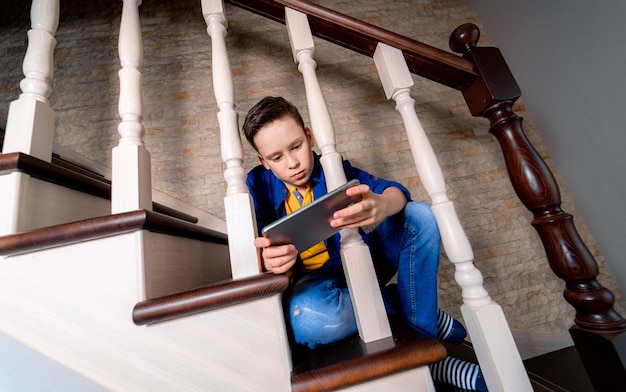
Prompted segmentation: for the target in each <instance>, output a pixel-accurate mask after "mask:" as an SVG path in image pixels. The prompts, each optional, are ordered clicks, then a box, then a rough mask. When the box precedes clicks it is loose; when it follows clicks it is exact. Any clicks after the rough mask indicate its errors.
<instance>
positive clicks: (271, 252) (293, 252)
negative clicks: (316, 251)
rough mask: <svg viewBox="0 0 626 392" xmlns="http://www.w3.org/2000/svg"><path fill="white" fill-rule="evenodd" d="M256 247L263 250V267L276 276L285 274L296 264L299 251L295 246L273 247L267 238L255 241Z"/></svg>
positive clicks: (259, 238)
mask: <svg viewBox="0 0 626 392" xmlns="http://www.w3.org/2000/svg"><path fill="white" fill-rule="evenodd" d="M254 246H255V247H257V248H259V249H261V258H262V261H263V267H264V268H265V269H266V270H267V271H270V272H272V273H274V274H283V273H285V272H287V271H289V270H290V269H291V267H293V266H294V264H296V260H297V258H298V250H297V249H296V247H295V246H294V245H293V244H289V245H277V246H272V245H271V244H270V240H269V239H268V238H265V237H257V238H255V239H254Z"/></svg>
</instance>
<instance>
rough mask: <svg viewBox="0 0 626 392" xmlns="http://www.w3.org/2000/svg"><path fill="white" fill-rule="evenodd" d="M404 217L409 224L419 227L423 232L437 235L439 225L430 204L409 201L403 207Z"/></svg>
mask: <svg viewBox="0 0 626 392" xmlns="http://www.w3.org/2000/svg"><path fill="white" fill-rule="evenodd" d="M404 214H405V219H406V220H407V221H408V222H407V223H409V224H410V225H411V226H414V227H420V228H421V231H423V232H431V233H433V234H434V235H437V236H438V235H439V227H438V226H437V220H436V219H435V214H433V210H432V209H431V207H430V204H427V203H421V202H416V201H411V202H409V203H407V205H406V207H405V208H404Z"/></svg>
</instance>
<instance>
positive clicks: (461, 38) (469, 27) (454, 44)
mask: <svg viewBox="0 0 626 392" xmlns="http://www.w3.org/2000/svg"><path fill="white" fill-rule="evenodd" d="M478 39H480V30H479V29H478V26H476V25H475V24H473V23H464V24H462V25H460V26H459V27H457V28H456V29H454V31H453V32H452V34H450V40H449V45H450V49H452V51H453V52H455V53H460V54H465V53H467V52H469V51H470V50H471V49H472V48H475V47H476V44H478Z"/></svg>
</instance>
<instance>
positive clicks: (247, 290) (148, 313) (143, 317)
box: [133, 273, 289, 325]
mask: <svg viewBox="0 0 626 392" xmlns="http://www.w3.org/2000/svg"><path fill="white" fill-rule="evenodd" d="M288 285H289V278H288V277H287V276H286V275H275V274H269V273H267V274H260V275H255V276H252V277H249V278H244V279H239V280H229V281H224V282H218V283H214V284H211V285H207V286H203V287H198V288H196V289H193V290H189V291H185V292H182V293H178V294H172V295H168V296H166V297H161V298H155V299H150V300H147V301H143V302H139V303H138V304H136V305H135V307H134V309H133V321H134V322H135V324H137V325H146V324H154V323H157V322H162V321H167V320H172V319H175V318H179V317H184V316H189V315H192V314H197V313H202V312H207V311H210V310H215V309H219V308H223V307H226V306H231V305H236V304H239V303H243V302H247V301H250V300H253V299H257V298H263V297H267V296H270V295H273V294H278V293H281V292H283V291H285V290H286V289H287V287H288Z"/></svg>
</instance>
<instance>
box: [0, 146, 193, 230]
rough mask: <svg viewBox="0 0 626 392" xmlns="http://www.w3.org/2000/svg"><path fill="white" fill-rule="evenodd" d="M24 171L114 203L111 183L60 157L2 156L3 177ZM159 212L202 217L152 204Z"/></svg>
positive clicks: (188, 220)
mask: <svg viewBox="0 0 626 392" xmlns="http://www.w3.org/2000/svg"><path fill="white" fill-rule="evenodd" d="M12 171H20V172H23V173H26V174H28V175H30V176H32V177H34V178H37V179H40V180H43V181H47V182H50V183H53V184H57V185H61V186H64V187H67V188H70V189H74V190H77V191H79V192H84V193H87V194H90V195H93V196H97V197H101V198H103V199H108V200H111V181H109V180H108V179H106V178H104V177H103V176H101V175H99V174H97V173H94V172H93V171H91V170H88V169H84V168H81V167H79V166H77V165H75V164H73V163H71V162H68V161H66V160H64V159H62V158H60V157H59V156H58V155H56V154H54V155H53V156H52V162H46V161H43V160H41V159H39V158H35V157H32V156H30V155H28V154H24V153H21V152H12V153H8V154H0V174H4V173H9V172H12ZM152 208H153V210H154V211H156V212H160V213H162V214H165V215H169V216H172V217H175V218H177V219H181V220H185V221H187V222H191V223H197V222H198V218H197V217H195V216H191V215H189V214H185V213H183V212H180V211H177V210H175V209H173V208H169V207H167V206H164V205H162V204H159V203H152Z"/></svg>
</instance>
